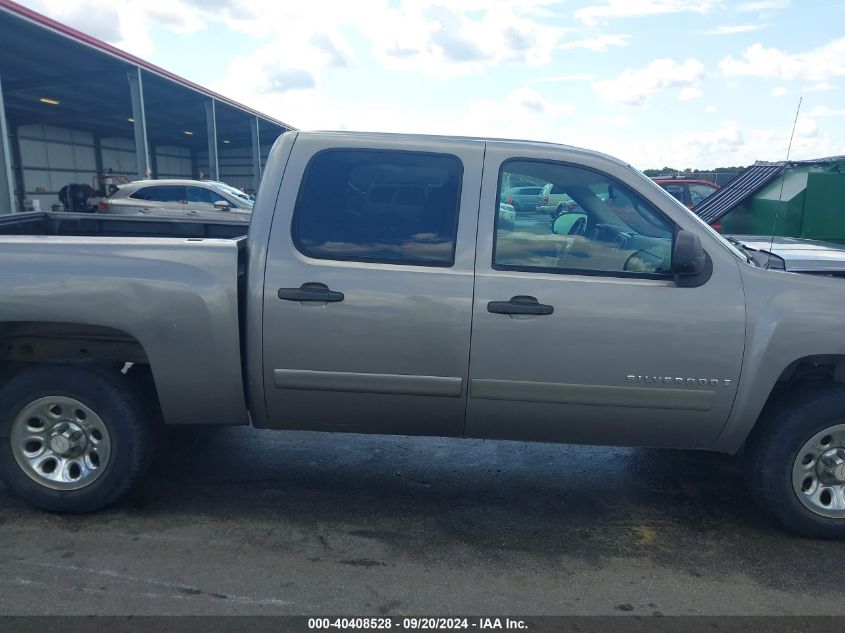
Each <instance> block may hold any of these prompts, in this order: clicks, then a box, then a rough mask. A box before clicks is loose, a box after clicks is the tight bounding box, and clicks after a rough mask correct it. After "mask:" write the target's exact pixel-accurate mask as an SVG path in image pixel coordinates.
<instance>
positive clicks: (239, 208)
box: [97, 180, 254, 222]
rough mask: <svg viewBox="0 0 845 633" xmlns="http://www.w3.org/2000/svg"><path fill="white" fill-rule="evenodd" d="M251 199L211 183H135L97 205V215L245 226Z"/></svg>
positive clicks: (143, 181) (214, 182)
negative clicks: (218, 221) (196, 220)
mask: <svg viewBox="0 0 845 633" xmlns="http://www.w3.org/2000/svg"><path fill="white" fill-rule="evenodd" d="M253 204H254V200H253V198H252V197H251V196H250V195H249V194H246V193H244V192H243V191H241V190H240V189H235V188H234V187H230V186H229V185H227V184H225V183H222V182H217V181H213V180H136V181H134V182H130V183H128V184H125V185H121V186H120V187H119V188H118V190H117V191H116V192H114V193H113V194H112V195H111V196H109V197H108V198H105V199H104V200H102V201H101V202H100V204H99V205H97V212H98V213H109V214H115V215H149V216H155V217H168V218H179V217H185V218H192V219H198V220H235V221H242V222H249V220H250V218H251V217H252V205H253Z"/></svg>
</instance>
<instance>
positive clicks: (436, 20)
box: [358, 2, 616, 77]
mask: <svg viewBox="0 0 845 633" xmlns="http://www.w3.org/2000/svg"><path fill="white" fill-rule="evenodd" d="M530 4H531V3H528V5H529V6H530ZM459 5H460V3H458V5H457V6H450V7H447V6H445V5H437V4H432V3H428V2H417V3H409V4H408V5H400V6H399V7H398V8H387V9H386V10H385V11H384V12H383V13H382V15H381V16H380V18H379V19H378V20H365V21H363V22H362V23H361V24H359V25H358V28H360V29H361V30H362V32H363V33H364V35H366V36H367V37H368V38H369V39H370V41H371V42H372V43H373V49H374V53H375V56H376V58H377V59H378V60H379V61H380V62H381V63H382V64H383V65H384V66H385V67H387V68H394V69H401V70H407V69H414V70H421V71H422V72H425V73H427V74H431V75H435V76H439V77H444V76H454V75H468V74H478V73H481V72H484V71H485V70H487V69H489V68H491V67H493V66H497V65H500V64H512V63H518V64H524V65H527V66H542V65H545V64H548V63H549V62H550V61H551V54H552V52H553V51H554V49H555V47H556V46H557V45H558V43H559V42H560V41H561V38H562V36H563V30H562V29H560V28H557V27H554V26H550V25H548V24H546V23H545V22H543V21H538V20H535V19H532V18H528V17H525V16H524V15H523V14H522V13H521V12H522V11H523V7H522V5H518V6H516V5H511V4H508V3H498V4H493V5H491V6H490V8H489V9H487V10H479V11H473V12H469V11H463V10H461V9H460V8H459ZM615 43H616V42H606V43H605V44H604V48H606V47H607V46H609V45H611V44H615Z"/></svg>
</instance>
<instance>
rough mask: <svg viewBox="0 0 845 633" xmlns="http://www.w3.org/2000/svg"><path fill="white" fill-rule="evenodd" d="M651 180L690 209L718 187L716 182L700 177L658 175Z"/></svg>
mask: <svg viewBox="0 0 845 633" xmlns="http://www.w3.org/2000/svg"><path fill="white" fill-rule="evenodd" d="M653 180H654V182H656V183H657V184H658V185H660V186H661V187H663V188H664V189H665V190H666V191H668V192H669V193H671V194H672V195H673V196H675V197H676V198H677V199H678V200H680V201H681V202H682V203H683V204H685V205H686V206H687V207H689V208H690V209H692V208H693V207H694V206H695V205H697V204H698V203H699V202H701V201H702V200H704V199H705V198H706V197H707V196H709V195H710V194H711V193H713V192H714V191H716V190H717V189H719V188H720V187H719V185H717V184H716V183H714V182H710V181H709V180H702V179H700V178H660V177H658V178H654V179H653Z"/></svg>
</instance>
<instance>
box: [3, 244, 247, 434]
mask: <svg viewBox="0 0 845 633" xmlns="http://www.w3.org/2000/svg"><path fill="white" fill-rule="evenodd" d="M238 249H239V244H238V242H236V241H234V240H216V239H213V240H193V239H172V238H170V239H168V238H125V237H124V238H103V237H97V238H90V237H31V236H19V237H18V236H6V237H0V250H2V252H3V266H2V267H0V320H2V321H3V322H30V321H35V322H61V323H74V324H80V325H93V326H102V327H109V328H115V329H118V330H122V331H124V332H126V333H127V334H129V335H131V336H132V337H134V338H135V339H136V340H137V341H138V342H139V343H140V344H141V346H142V347H143V348H144V351H145V353H146V356H147V358H148V359H149V362H150V366H151V369H152V373H153V377H154V379H155V383H156V388H157V390H158V394H159V399H160V401H161V407H162V411H163V413H164V417H165V420H166V422H168V423H169V424H246V423H247V415H246V406H245V401H244V394H243V382H242V376H241V364H240V341H239V331H238V329H239V328H238V296H237V275H238Z"/></svg>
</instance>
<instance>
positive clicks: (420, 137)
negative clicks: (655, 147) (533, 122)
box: [287, 130, 630, 167]
mask: <svg viewBox="0 0 845 633" xmlns="http://www.w3.org/2000/svg"><path fill="white" fill-rule="evenodd" d="M287 134H300V135H305V136H317V137H320V136H322V137H332V136H337V137H348V138H392V139H401V140H406V141H428V142H431V141H437V142H443V143H450V142H451V143H466V142H477V143H488V144H493V143H494V144H497V145H498V144H502V145H508V146H512V147H513V148H514V149H518V148H524V149H526V150H529V149H535V148H538V147H542V148H557V149H561V150H565V151H567V152H573V153H577V154H580V155H582V156H593V157H597V158H603V159H605V160H610V161H612V162H614V163H617V164H619V165H622V166H625V167H630V164H629V163H628V162H626V161H623V160H620V159H618V158H616V157H615V156H611V155H609V154H605V153H603V152H597V151H595V150H590V149H585V148H583V147H576V146H574V145H565V144H563V143H550V142H548V141H531V140H524V139H508V138H497V137H492V136H491V137H478V136H450V135H442V134H408V133H402V132H350V131H347V130H312V131H292V132H287Z"/></svg>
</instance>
